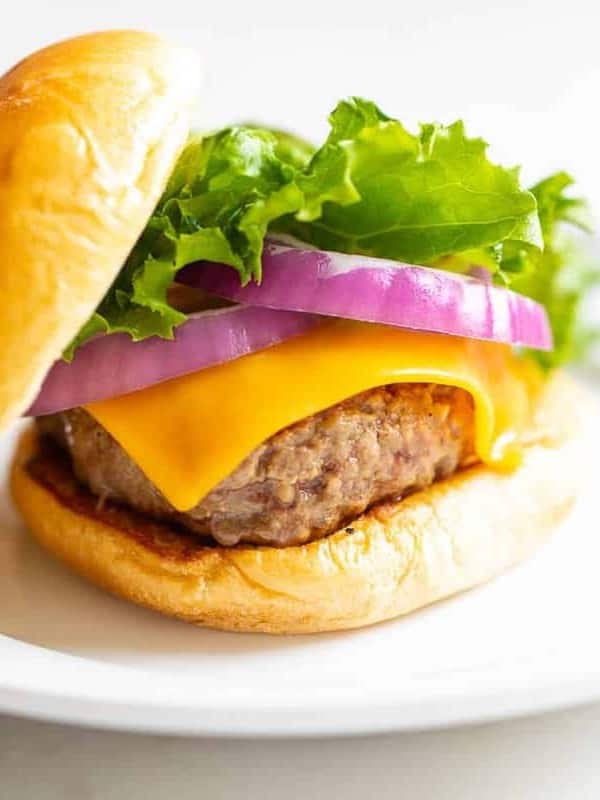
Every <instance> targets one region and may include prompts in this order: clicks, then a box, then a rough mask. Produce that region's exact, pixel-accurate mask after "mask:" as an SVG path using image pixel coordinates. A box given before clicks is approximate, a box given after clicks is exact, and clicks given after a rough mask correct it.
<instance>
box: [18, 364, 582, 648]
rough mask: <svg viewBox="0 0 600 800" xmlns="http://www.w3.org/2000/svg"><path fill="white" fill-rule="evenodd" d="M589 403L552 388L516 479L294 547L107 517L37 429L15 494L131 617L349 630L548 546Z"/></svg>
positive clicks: (471, 484)
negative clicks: (136, 613) (209, 539)
mask: <svg viewBox="0 0 600 800" xmlns="http://www.w3.org/2000/svg"><path fill="white" fill-rule="evenodd" d="M588 402H589V401H588V400H587V398H586V396H585V394H584V393H583V392H582V391H581V390H580V389H579V388H578V387H577V385H576V384H574V383H573V382H572V381H571V380H570V379H569V378H567V377H565V376H563V375H558V374H557V375H555V376H554V377H553V378H552V379H551V380H549V381H548V383H547V385H546V387H545V389H544V391H543V393H542V396H541V397H540V401H539V404H538V410H537V413H536V418H535V423H534V425H533V426H532V430H531V435H530V437H529V442H530V444H529V445H528V446H527V448H526V450H525V455H524V459H523V462H522V464H521V465H520V467H519V468H518V469H517V470H515V471H514V472H511V473H510V474H503V473H498V472H494V471H492V470H490V469H489V468H487V467H484V466H476V467H473V468H471V469H467V470H465V471H463V472H460V473H457V474H456V475H454V476H453V477H451V478H450V479H448V480H445V481H442V482H440V483H437V484H434V485H433V486H431V487H430V488H428V489H426V490H424V491H421V492H418V493H416V494H414V495H411V496H410V497H407V498H406V499H404V500H402V501H401V502H396V503H385V504H380V505H378V506H377V507H375V508H373V509H371V510H370V511H369V512H368V513H366V514H364V515H363V516H361V517H359V518H357V519H356V520H355V521H354V522H352V523H351V525H348V526H347V527H346V528H344V529H341V530H340V531H338V532H337V533H335V534H333V535H331V536H328V537H327V538H324V539H321V540H318V541H314V542H312V543H310V544H306V545H302V546H299V547H287V548H283V549H276V548H271V547H254V546H244V547H236V548H230V549H228V548H224V547H218V546H214V547H210V546H206V544H203V543H201V542H200V541H199V540H198V539H195V538H194V537H193V536H191V535H189V534H187V533H185V532H184V531H182V530H178V529H176V528H175V527H173V526H171V525H168V524H163V523H157V522H154V521H152V520H150V519H148V518H147V517H144V516H143V515H140V514H138V513H136V512H133V511H131V510H128V509H124V508H120V507H117V506H115V505H109V504H107V505H105V506H104V507H102V506H101V505H100V503H99V501H98V499H97V498H95V497H93V496H92V495H91V494H89V493H88V492H87V491H86V490H85V489H83V488H81V486H79V485H78V484H77V482H76V481H75V478H74V477H73V475H72V472H71V469H70V466H69V464H68V462H67V460H66V457H65V456H64V455H62V454H61V453H59V451H58V450H55V449H54V450H52V449H48V446H47V445H46V444H45V443H44V442H41V441H40V440H39V438H38V437H37V436H36V434H35V431H34V430H33V429H30V430H28V431H27V432H26V433H25V434H24V436H23V438H22V440H21V443H20V445H19V448H18V452H17V454H16V457H15V460H14V464H13V472H12V491H13V495H14V499H15V502H16V504H17V506H18V508H19V509H20V511H21V513H22V515H23V516H24V518H25V520H26V522H27V523H28V525H29V527H30V529H31V530H32V532H33V533H34V534H35V536H36V537H37V538H38V539H39V541H40V542H41V543H42V544H43V545H44V546H45V547H46V548H47V549H48V550H50V551H51V552H52V553H54V554H55V555H57V556H58V557H59V558H60V559H61V560H62V561H64V562H65V563H66V564H68V565H69V566H70V567H71V568H73V569H74V570H75V571H76V572H79V573H80V574H82V575H84V576H85V577H87V578H89V579H90V580H92V581H94V582H95V583H98V584H100V585H101V586H103V587H105V588H106V589H109V590H110V591H111V592H114V593H115V594H118V595H120V596H122V597H124V598H126V599H127V600H131V601H133V602H134V603H139V604H140V605H143V606H148V607H150V608H153V609H156V610H157V611H161V612H162V613H164V614H169V615H173V616H176V617H180V618H181V619H184V620H186V621H188V622H192V623H195V624H198V625H207V626H210V627H213V628H222V629H226V630H237V631H266V632H269V633H310V632H317V631H333V630H338V629H342V628H356V627H360V626H363V625H370V624H372V623H375V622H380V621H382V620H386V619H390V618H391V617H396V616H399V615H401V614H407V613H408V612H410V611H414V610H415V609H417V608H421V607H422V606H425V605H428V604H429V603H432V602H434V601H436V600H440V599H441V598H444V597H448V596H449V595H452V594H455V593H457V592H461V591H464V590H465V589H468V588H470V587H472V586H476V585H477V584H480V583H483V582H484V581H487V580H489V579H490V578H492V577H493V576H495V575H497V574H498V573H500V572H502V571H504V570H506V569H507V568H509V567H511V566H512V565H513V564H515V563H517V562H518V561H521V560H522V559H524V558H525V557H527V556H528V555H529V554H530V553H531V552H532V551H533V550H534V549H535V548H536V547H537V546H538V545H539V544H540V543H541V542H543V541H544V540H545V539H546V538H547V536H548V535H549V534H550V533H551V532H552V531H553V530H554V529H555V528H556V527H557V525H558V523H559V522H560V521H561V520H562V519H563V517H564V516H565V515H566V513H567V512H568V510H569V508H570V507H571V505H572V503H573V501H574V499H575V497H576V494H577V491H578V488H579V486H580V485H581V484H582V483H583V482H584V480H585V479H586V476H587V474H588V472H589V468H588V466H587V464H586V458H585V447H584V436H583V435H582V433H581V431H580V430H579V425H578V420H582V419H583V420H585V419H590V414H592V413H594V414H595V413H596V412H595V409H594V411H591V410H587V409H586V404H587V403H588Z"/></svg>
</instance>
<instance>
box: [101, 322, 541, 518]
mask: <svg viewBox="0 0 600 800" xmlns="http://www.w3.org/2000/svg"><path fill="white" fill-rule="evenodd" d="M530 369H531V367H530V366H527V365H526V364H525V363H524V362H523V360H522V359H519V358H518V357H516V356H514V355H513V353H512V351H511V350H510V348H509V347H507V346H505V345H500V344H495V343H492V342H481V341H476V340H473V339H461V338H458V337H451V336H442V335H438V334H429V333H422V332H414V331H406V330H401V329H399V328H391V327H385V326H380V325H373V324H365V323H359V322H349V321H345V320H330V321H327V322H324V323H323V324H322V325H320V326H319V327H317V328H315V329H314V330H312V331H310V332H309V333H307V334H304V335H302V336H299V337H297V338H295V339H291V340H288V341H287V342H284V343H283V344H280V345H277V346H275V347H271V348H269V349H267V350H263V351H261V352H258V353H253V354H252V355H249V356H244V357H242V358H239V359H237V360H235V361H230V362H228V363H226V364H222V365H220V366H217V367H211V368H209V369H205V370H201V371H200V372H196V373H193V374H191V375H186V376H183V377H180V378H175V379H173V380H170V381H166V382H165V383H162V384H159V385H155V386H152V387H149V388H147V389H143V390H141V391H139V392H134V393H131V394H128V395H123V396H121V397H116V398H112V399H110V400H104V401H101V402H98V403H93V404H90V405H88V406H86V408H87V410H88V411H89V412H90V414H92V415H93V416H94V417H95V418H96V419H97V421H98V422H99V423H100V424H101V425H103V426H104V428H106V430H107V431H109V433H110V434H111V435H112V436H113V437H114V438H115V439H116V440H117V441H118V442H119V443H120V444H121V446H122V447H123V448H124V449H125V451H126V452H127V453H128V454H129V456H130V457H131V458H132V459H133V460H134V461H135V462H136V463H137V464H138V465H139V466H140V467H141V469H142V470H143V472H144V473H145V474H146V476H147V477H148V478H149V479H150V480H151V481H152V482H153V483H154V484H155V486H157V487H158V489H159V490H160V491H161V492H162V494H163V495H164V496H165V497H166V498H167V500H169V502H170V503H171V504H172V505H173V506H174V507H175V508H176V509H178V510H180V511H185V510H187V509H190V508H192V507H193V506H194V505H196V503H198V502H199V500H200V499H202V498H203V497H204V496H205V495H206V494H208V492H210V490H211V489H213V488H214V487H215V486H216V485H217V484H218V483H220V481H221V480H223V478H225V477H226V476H227V475H228V474H230V473H231V472H233V470H235V469H236V467H238V466H239V464H240V463H241V462H242V461H243V460H244V458H245V457H246V456H247V455H249V454H250V452H251V451H252V450H253V449H254V448H255V447H257V446H258V445H259V444H261V443H262V442H263V441H264V440H265V439H268V438H269V437H270V436H272V435H273V434H274V433H276V432H277V431H279V430H281V429H282V428H285V427H286V426H288V425H291V424H292V423H294V422H297V421H299V420H301V419H303V418H304V417H308V416H310V415H312V414H315V413H317V412H319V411H322V410H323V409H325V408H327V407H328V406H332V405H334V404H336V403H339V402H341V401H342V400H344V399H346V398H347V397H350V396H352V395H354V394H357V393H358V392H362V391H365V390H367V389H372V388H375V387H377V386H382V385H385V384H388V383H408V382H427V383H439V384H446V385H450V386H456V387H460V388H461V389H465V390H466V391H468V392H469V393H470V394H471V395H472V397H473V399H474V403H475V431H476V434H475V439H476V442H475V444H476V450H477V453H478V455H479V457H480V459H481V460H482V461H484V462H486V463H488V464H491V465H497V466H499V467H504V468H507V467H508V468H510V467H511V466H513V465H515V463H516V462H517V461H518V458H519V437H520V435H521V433H522V431H523V430H524V428H525V427H526V425H527V421H528V419H529V416H530V402H531V393H532V392H531V390H532V380H533V379H532V375H531V372H530Z"/></svg>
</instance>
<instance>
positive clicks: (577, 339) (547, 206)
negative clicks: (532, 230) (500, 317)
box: [510, 172, 600, 368]
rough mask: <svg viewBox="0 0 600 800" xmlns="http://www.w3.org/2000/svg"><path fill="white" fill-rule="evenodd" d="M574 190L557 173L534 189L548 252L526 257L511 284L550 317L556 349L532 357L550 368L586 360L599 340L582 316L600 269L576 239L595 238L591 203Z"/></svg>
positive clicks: (599, 279) (568, 179) (566, 177)
mask: <svg viewBox="0 0 600 800" xmlns="http://www.w3.org/2000/svg"><path fill="white" fill-rule="evenodd" d="M572 184H573V179H572V178H571V176H570V175H567V174H566V173H565V172H557V173H556V174H554V175H551V176H550V177H549V178H546V179H545V180H543V181H540V182H539V183H537V184H536V185H535V186H534V187H532V189H531V192H532V194H533V195H534V196H535V198H536V200H537V204H538V214H539V218H540V223H541V228H542V232H543V236H544V242H545V247H544V251H543V253H540V254H532V253H530V252H529V253H526V254H525V255H523V254H521V269H520V270H519V271H518V272H517V273H515V274H514V275H513V276H512V279H511V280H510V287H511V289H514V291H516V292H519V293H520V294H524V295H527V296H528V297H532V298H533V299H534V300H537V302H538V303H541V304H542V305H543V306H544V307H545V309H546V311H547V313H548V318H549V320H550V325H551V327H552V333H553V336H554V349H553V351H552V352H550V353H542V352H536V353H533V354H532V355H534V357H535V358H536V359H537V360H538V361H539V362H540V363H541V364H542V366H544V367H546V368H552V367H558V366H561V365H563V364H566V363H569V362H571V361H577V360H580V359H581V358H583V357H584V356H585V354H586V351H587V349H588V347H589V346H590V344H592V342H594V341H596V340H597V338H598V335H599V332H598V329H597V328H594V327H592V326H590V325H589V324H588V323H586V321H585V319H584V316H583V314H582V313H581V312H582V305H583V303H584V301H585V298H586V296H587V294H588V292H589V290H590V289H591V288H592V287H593V286H594V285H595V284H597V283H599V282H600V266H599V265H598V264H597V263H595V262H594V260H593V259H592V258H591V257H590V254H589V252H588V251H587V249H586V247H585V243H584V241H583V239H582V237H581V236H579V237H577V236H576V235H574V232H573V228H577V229H579V231H581V232H583V233H590V232H591V222H590V213H589V208H588V206H587V203H586V202H585V201H584V200H582V199H581V198H577V197H571V196H570V195H569V194H568V193H567V192H568V189H570V187H571V186H572Z"/></svg>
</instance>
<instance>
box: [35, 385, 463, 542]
mask: <svg viewBox="0 0 600 800" xmlns="http://www.w3.org/2000/svg"><path fill="white" fill-rule="evenodd" d="M473 423H474V413H473V401H472V398H471V396H470V395H469V394H468V393H467V392H465V391H463V390H461V389H455V388H452V387H447V386H438V385H432V384H418V383H415V384H399V385H391V386H384V387H381V388H378V389H373V390H370V391H367V392H363V393H361V394H359V395H356V396H354V397H351V398H349V399H348V400H345V401H344V402H342V403H339V404H338V405H336V406H333V407H332V408H329V409H326V410H325V411H322V412H320V413H319V414H315V415H314V416H312V417H308V418H307V419H304V420H302V421H300V422H298V423H296V424H295V425H291V426H290V427H289V428H286V429H284V430H282V431H280V432H279V433H276V434H275V435H274V436H272V437H271V438H270V439H268V440H267V441H266V442H264V443H263V444H262V445H260V447H257V448H256V449H255V450H254V451H253V452H252V453H250V455H249V456H248V457H247V458H246V459H245V460H244V461H243V462H242V463H241V464H240V466H239V467H238V468H237V469H236V470H235V471H234V472H233V473H232V474H231V475H229V476H228V477H226V478H225V479H224V480H223V481H221V483H220V484H219V485H218V486H216V487H215V488H214V489H213V490H212V491H211V492H210V493H209V494H208V495H207V496H206V497H204V498H201V499H200V501H199V502H198V504H197V505H196V506H194V508H192V509H190V510H189V511H187V512H185V513H182V512H178V511H176V510H175V509H174V508H173V507H172V506H171V505H170V504H169V503H168V501H167V500H166V499H165V498H164V497H163V496H162V494H161V493H160V492H159V491H158V489H157V488H156V487H155V486H154V485H153V484H152V483H151V482H150V481H149V480H148V478H146V476H145V475H144V473H143V472H142V471H141V470H140V468H139V467H138V466H137V465H136V464H135V463H134V462H133V461H132V460H131V459H130V458H129V456H128V455H127V454H126V453H125V451H124V450H123V449H122V447H121V446H120V445H119V444H118V443H117V442H116V441H115V440H114V439H113V438H112V437H111V436H110V434H109V433H108V432H107V431H106V430H105V429H104V428H103V427H102V426H101V425H99V424H98V423H97V422H96V421H95V419H94V418H93V417H92V416H90V415H89V414H88V413H87V412H86V411H84V410H83V409H81V408H76V409H73V410H72V411H66V412H64V413H62V414H56V415H53V416H49V417H40V418H39V419H38V425H39V428H40V429H41V431H42V432H43V433H45V434H48V435H50V436H51V437H52V438H54V439H55V440H56V441H57V442H59V444H61V445H62V446H63V447H64V448H66V450H67V451H68V452H69V454H70V456H71V460H72V464H73V468H74V471H75V474H76V476H77V478H78V479H79V480H80V481H81V482H82V483H83V484H85V485H86V486H88V487H89V489H90V490H91V491H92V492H93V493H94V494H95V495H97V496H98V498H100V501H101V502H106V501H116V502H118V503H122V504H125V505H128V506H131V507H133V508H135V509H138V510H139V511H143V512H145V513H147V514H150V515H152V516H154V517H156V518H159V519H174V520H176V521H177V522H178V523H180V524H182V525H183V526H185V527H186V528H187V529H188V530H190V531H192V532H194V533H196V534H200V535H202V536H210V537H212V538H213V539H215V540H216V541H217V542H218V543H219V544H222V545H228V546H231V545H236V544H239V543H241V542H249V543H255V544H266V545H274V546H277V547H285V546H289V545H296V544H302V543H304V542H307V541H310V540H311V539H318V538H320V537H323V536H326V535H327V534H329V533H331V532H333V531H335V530H337V529H338V528H339V527H341V526H343V525H347V524H349V523H350V522H351V521H352V519H354V518H355V517H357V516H358V515H359V514H361V513H362V512H363V511H365V510H366V509H367V508H369V507H370V506H372V505H373V504H375V503H377V502H380V501H384V500H386V501H387V500H391V499H400V498H402V497H403V496H405V495H406V494H408V493H410V492H414V491H416V490H418V489H422V488H424V487H426V486H428V485H430V484H431V483H433V482H434V481H436V480H439V479H441V478H445V477H447V476H448V475H450V474H452V473H453V472H455V471H456V470H457V469H458V468H459V467H461V466H465V465H467V464H468V463H471V462H473V461H474V460H475V457H474V446H473V435H474V428H473Z"/></svg>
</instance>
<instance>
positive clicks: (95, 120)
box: [0, 31, 198, 429]
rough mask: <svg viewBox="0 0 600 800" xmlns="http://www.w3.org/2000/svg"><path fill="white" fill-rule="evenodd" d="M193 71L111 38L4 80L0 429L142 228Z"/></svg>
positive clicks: (128, 37) (48, 55) (144, 38)
mask: <svg viewBox="0 0 600 800" xmlns="http://www.w3.org/2000/svg"><path fill="white" fill-rule="evenodd" d="M197 76H198V65H197V63H196V59H195V57H194V56H193V55H192V54H191V53H188V52H187V51H185V50H180V49H177V48H175V47H172V46H171V45H170V44H168V43H166V42H165V41H164V40H163V39H161V38H159V37H157V36H154V35H152V34H148V33H140V32H134V31H112V32H105V33H95V34H90V35H87V36H81V37H79V38H76V39H70V40H68V41H65V42H61V43H59V44H55V45H53V46H51V47H48V48H46V49H44V50H41V51H39V52H37V53H34V54H33V55H31V56H29V57H28V58H26V59H25V60H24V61H21V62H20V63H19V64H17V65H16V66H15V67H14V68H13V69H12V70H10V72H7V73H6V74H5V75H4V76H3V77H1V78H0V107H1V109H2V113H1V114H0V165H1V167H0V209H2V212H1V213H0V262H1V263H2V264H3V265H4V267H5V268H3V269H2V270H1V271H0V295H1V296H2V300H3V305H2V308H3V320H2V327H1V329H0V374H1V375H2V381H1V382H0V429H1V428H4V427H6V425H7V424H8V423H9V422H10V421H11V420H13V419H14V418H16V417H17V416H19V415H20V414H21V413H23V412H24V411H25V410H26V409H27V408H28V407H29V405H30V404H31V402H32V401H33V399H34V398H35V396H36V394H37V392H38V390H39V387H40V385H41V383H42V380H43V378H44V376H45V374H46V372H47V371H48V368H49V367H50V365H51V364H52V363H53V361H55V359H57V358H58V357H60V355H61V353H62V352H63V350H64V348H65V347H66V346H67V345H68V344H69V342H70V341H71V340H72V338H73V337H74V336H75V335H76V333H77V332H78V331H79V329H80V328H81V326H82V325H83V324H84V323H85V322H86V321H87V320H88V319H89V317H90V316H91V315H92V313H93V311H94V310H95V308H96V306H97V305H98V303H99V302H100V300H101V299H102V296H103V295H104V293H105V292H106V290H107V289H108V287H109V286H110V284H111V283H112V281H113V279H114V278H115V276H116V275H117V273H118V272H119V270H120V269H121V267H122V266H123V262H124V261H125V259H126V257H127V255H128V253H129V251H130V250H131V248H132V247H133V245H134V244H135V242H136V240H137V238H138V236H139V234H140V233H141V231H142V230H143V228H144V226H145V225H146V223H147V221H148V217H149V216H150V214H151V213H152V210H153V209H154V206H155V205H156V203H157V201H158V200H159V198H160V195H161V193H162V191H163V188H164V186H165V184H166V182H167V179H168V178H169V176H170V173H171V170H172V167H173V164H174V162H175V159H176V158H177V156H178V154H179V152H180V150H181V148H182V147H183V145H184V143H185V141H186V138H187V135H188V129H189V119H188V108H189V106H190V104H191V103H192V102H193V100H194V95H195V90H196V81H197Z"/></svg>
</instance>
